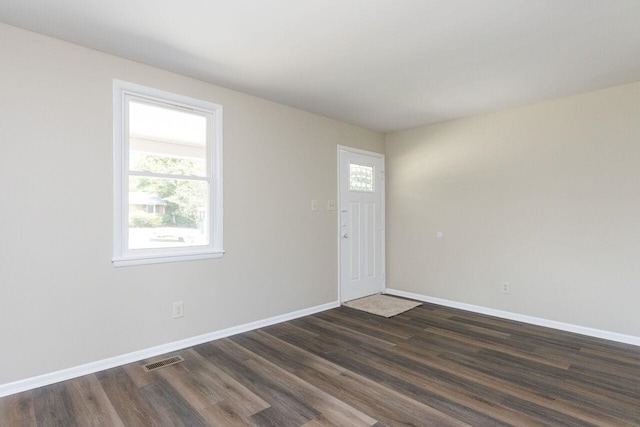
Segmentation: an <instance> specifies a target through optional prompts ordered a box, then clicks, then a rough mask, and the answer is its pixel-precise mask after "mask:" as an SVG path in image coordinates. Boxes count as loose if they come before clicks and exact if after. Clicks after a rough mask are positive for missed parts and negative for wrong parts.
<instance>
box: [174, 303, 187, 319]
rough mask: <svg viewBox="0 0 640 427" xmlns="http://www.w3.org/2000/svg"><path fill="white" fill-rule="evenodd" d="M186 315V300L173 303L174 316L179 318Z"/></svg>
mask: <svg viewBox="0 0 640 427" xmlns="http://www.w3.org/2000/svg"><path fill="white" fill-rule="evenodd" d="M180 317H184V302H183V301H177V302H174V303H173V318H174V319H178V318H180Z"/></svg>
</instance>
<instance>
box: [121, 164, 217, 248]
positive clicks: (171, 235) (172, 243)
mask: <svg viewBox="0 0 640 427" xmlns="http://www.w3.org/2000/svg"><path fill="white" fill-rule="evenodd" d="M208 191H209V184H208V183H207V182H205V181H192V180H187V179H161V178H148V177H139V176H131V177H129V249H147V248H165V247H182V246H202V245H208V244H209V239H208V237H207V232H206V230H205V227H206V224H208V218H207V216H208V198H207V193H208Z"/></svg>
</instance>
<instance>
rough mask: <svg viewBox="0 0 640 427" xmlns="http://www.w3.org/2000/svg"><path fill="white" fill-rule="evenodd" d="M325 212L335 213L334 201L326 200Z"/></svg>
mask: <svg viewBox="0 0 640 427" xmlns="http://www.w3.org/2000/svg"><path fill="white" fill-rule="evenodd" d="M327 210H328V211H335V210H336V201H335V200H327Z"/></svg>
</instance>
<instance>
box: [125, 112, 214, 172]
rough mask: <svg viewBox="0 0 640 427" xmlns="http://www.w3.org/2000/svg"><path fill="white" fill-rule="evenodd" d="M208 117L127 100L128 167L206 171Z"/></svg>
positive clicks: (154, 169) (149, 170)
mask: <svg viewBox="0 0 640 427" xmlns="http://www.w3.org/2000/svg"><path fill="white" fill-rule="evenodd" d="M206 141H207V119H206V117H205V116H203V115H201V114H196V113H189V112H185V111H181V110H175V109H172V108H165V107H160V106H157V105H150V104H145V103H142V102H137V101H133V100H132V101H129V169H130V170H133V171H147V172H155V173H164V174H171V175H195V176H201V177H204V176H206V175H207V162H206V156H207V149H206Z"/></svg>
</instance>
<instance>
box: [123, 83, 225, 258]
mask: <svg viewBox="0 0 640 427" xmlns="http://www.w3.org/2000/svg"><path fill="white" fill-rule="evenodd" d="M113 91H114V96H113V100H114V101H113V118H114V130H113V135H114V211H115V212H114V224H115V230H114V234H115V235H114V257H113V263H114V265H115V266H127V265H136V264H152V263H159V262H172V261H185V260H194V259H204V258H218V257H221V256H222V255H223V253H224V251H223V249H222V106H221V105H218V104H213V103H210V102H206V101H201V100H197V99H193V98H188V97H185V96H181V95H176V94H173V93H169V92H163V91H160V90H156V89H152V88H148V87H144V86H140V85H136V84H133V83H127V82H123V81H119V80H114V84H113Z"/></svg>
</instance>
